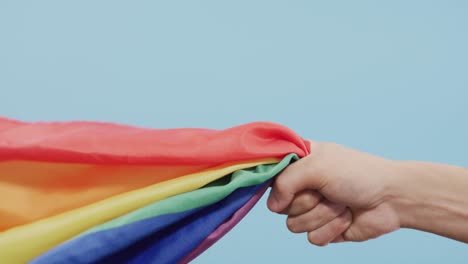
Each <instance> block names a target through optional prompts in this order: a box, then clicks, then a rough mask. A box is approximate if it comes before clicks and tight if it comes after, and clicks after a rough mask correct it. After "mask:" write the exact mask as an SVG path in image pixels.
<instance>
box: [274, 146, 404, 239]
mask: <svg viewBox="0 0 468 264" xmlns="http://www.w3.org/2000/svg"><path fill="white" fill-rule="evenodd" d="M398 173H399V166H398V163H397V162H396V161H391V160H387V159H384V158H380V157H376V156H372V155H369V154H366V153H363V152H359V151H356V150H352V149H349V148H346V147H344V146H341V145H337V144H334V143H314V142H313V143H312V154H310V155H309V156H307V157H305V158H303V159H301V160H299V161H297V162H295V163H294V164H292V165H290V166H289V167H288V168H286V169H285V170H284V171H283V172H282V173H281V174H280V175H279V176H278V177H277V178H276V180H275V183H274V184H273V189H272V191H271V193H270V196H269V198H268V208H269V209H270V210H271V211H273V212H277V213H282V214H286V215H288V219H287V226H288V228H289V230H290V231H292V232H294V233H302V232H307V233H308V240H309V241H310V243H312V244H315V245H319V246H323V245H327V244H328V243H330V242H342V241H364V240H368V239H371V238H376V237H378V236H380V235H383V234H386V233H389V232H391V231H394V230H396V229H398V228H400V227H401V221H400V219H399V215H398V214H397V212H396V210H395V209H394V207H393V206H392V205H391V204H390V203H389V202H388V201H389V200H390V198H391V195H390V192H389V188H390V182H391V179H392V177H393V176H394V175H396V174H398Z"/></svg>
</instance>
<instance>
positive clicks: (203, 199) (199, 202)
mask: <svg viewBox="0 0 468 264" xmlns="http://www.w3.org/2000/svg"><path fill="white" fill-rule="evenodd" d="M298 159H299V158H298V156H297V155H296V154H289V155H288V156H286V157H285V158H284V159H283V160H281V161H280V162H279V163H276V164H267V165H259V166H256V167H253V168H248V169H243V170H238V171H236V172H234V173H232V174H230V175H227V176H225V177H223V178H221V179H219V180H217V181H214V182H212V183H210V184H208V185H207V186H205V187H203V188H201V189H198V190H195V191H191V192H187V193H182V194H179V195H175V196H172V197H169V198H166V199H164V200H161V201H158V202H155V203H153V204H150V205H148V206H145V207H142V208H140V209H138V210H135V211H133V212H131V213H128V214H126V215H123V216H121V217H118V218H116V219H114V220H111V221H109V222H107V223H104V224H102V225H98V226H96V227H94V228H92V229H90V230H88V231H87V232H85V233H83V234H82V235H85V234H89V233H94V232H98V231H102V230H107V229H111V228H117V227H120V226H123V225H127V224H130V223H133V222H135V221H140V220H144V219H147V218H151V217H155V216H159V215H164V214H171V213H178V212H183V211H187V210H190V209H194V208H198V207H202V206H207V205H210V204H214V203H216V202H218V201H221V200H222V199H224V198H225V197H227V196H228V195H229V194H231V193H232V192H234V191H235V190H236V189H239V188H242V187H248V186H253V185H257V184H261V183H264V182H266V181H268V180H269V179H271V178H273V177H274V176H275V175H277V174H278V173H280V172H281V171H282V170H283V169H284V168H286V167H287V166H288V165H289V164H290V163H291V162H294V161H295V160H298Z"/></svg>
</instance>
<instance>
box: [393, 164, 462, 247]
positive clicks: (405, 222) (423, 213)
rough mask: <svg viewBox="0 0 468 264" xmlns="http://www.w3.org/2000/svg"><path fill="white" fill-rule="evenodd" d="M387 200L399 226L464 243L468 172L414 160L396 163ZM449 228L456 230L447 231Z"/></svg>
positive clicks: (458, 168)
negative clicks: (397, 219)
mask: <svg viewBox="0 0 468 264" xmlns="http://www.w3.org/2000/svg"><path fill="white" fill-rule="evenodd" d="M395 164H396V167H397V170H396V173H395V175H394V176H393V177H391V179H390V180H389V184H388V194H387V197H388V199H387V201H388V203H389V205H390V206H391V207H392V208H393V210H394V211H395V212H396V214H397V216H398V218H399V221H400V227H404V228H411V229H418V230H422V231H428V232H431V233H435V234H439V235H442V236H446V237H450V238H454V239H458V240H462V241H465V242H467V239H468V238H467V237H468V229H467V228H466V223H467V221H468V210H467V208H468V197H467V195H466V193H467V190H468V173H467V172H468V171H467V170H466V169H464V168H460V167H454V166H448V165H442V164H434V163H426V162H415V161H395ZM447 223H450V226H452V227H456V228H448V225H447Z"/></svg>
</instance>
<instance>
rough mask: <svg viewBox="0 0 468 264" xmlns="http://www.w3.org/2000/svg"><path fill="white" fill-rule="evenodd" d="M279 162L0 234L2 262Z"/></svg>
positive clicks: (193, 179) (179, 181) (206, 174)
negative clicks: (225, 179)
mask: <svg viewBox="0 0 468 264" xmlns="http://www.w3.org/2000/svg"><path fill="white" fill-rule="evenodd" d="M278 161H279V160H277V159H264V160H260V161H253V162H248V163H241V164H234V165H229V166H226V165H224V166H221V167H217V168H213V169H210V170H205V171H202V172H198V173H194V174H189V175H186V176H183V177H179V178H176V179H173V180H169V181H165V182H162V183H158V184H154V185H151V186H148V187H145V188H142V189H139V190H135V191H131V192H127V193H124V194H121V195H117V196H113V197H111V198H108V199H105V200H102V201H100V202H97V203H94V204H91V205H88V206H85V207H81V208H78V209H75V210H72V211H68V212H65V213H62V214H59V215H56V216H53V217H49V218H46V219H43V220H40V221H37V222H34V223H31V224H27V225H23V226H19V227H16V228H12V229H9V230H7V231H5V232H3V233H0V260H1V261H2V263H25V262H27V261H29V260H31V259H33V258H34V257H37V256H39V255H40V254H42V253H44V252H46V251H47V250H49V249H51V248H53V247H55V246H57V245H58V244H60V243H61V242H63V241H65V240H68V239H70V238H72V237H74V236H76V235H78V234H80V233H81V232H84V231H86V230H87V229H89V228H92V227H94V226H96V225H99V224H102V223H105V222H107V221H109V220H111V219H113V218H116V217H119V216H121V215H123V214H126V213H129V212H131V211H134V210H136V209H138V208H141V207H143V206H146V205H148V204H151V203H154V202H156V201H159V200H162V199H165V198H167V197H169V196H173V195H176V194H180V193H185V192H189V191H192V190H195V189H198V188H200V187H203V186H204V185H206V184H208V183H210V182H212V181H214V180H217V179H219V178H221V177H223V176H225V175H228V174H230V173H232V172H234V171H237V170H240V169H245V168H249V167H254V166H257V165H260V164H269V163H276V162H278Z"/></svg>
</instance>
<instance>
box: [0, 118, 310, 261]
mask: <svg viewBox="0 0 468 264" xmlns="http://www.w3.org/2000/svg"><path fill="white" fill-rule="evenodd" d="M309 151H310V144H309V143H308V142H307V141H305V140H303V139H302V138H301V137H299V136H298V135H296V134H295V133H294V132H293V131H292V130H290V129H288V128H286V127H284V126H281V125H277V124H273V123H265V122H257V123H250V124H246V125H242V126H237V127H233V128H230V129H226V130H211V129H194V128H182V129H164V130H155V129H145V128H136V127H130V126H123V125H116V124H110V123H97V122H53V123H26V122H20V121H15V120H9V119H1V118H0V193H2V198H3V199H4V201H11V202H8V203H2V204H0V259H1V260H2V261H5V262H6V263H26V262H32V263H64V262H66V263H93V262H101V261H104V262H112V263H124V262H125V263H128V262H135V263H136V262H140V261H144V262H157V263H173V262H182V263H186V262H188V261H190V260H191V259H193V258H194V257H196V256H197V255H199V254H200V253H201V252H203V251H204V250H206V249H207V248H208V247H209V246H210V245H212V244H213V243H214V242H216V241H217V240H218V239H219V238H220V237H221V236H222V235H224V234H225V233H226V232H227V231H229V230H230V229H231V228H232V227H233V226H234V225H235V224H236V223H237V222H239V221H240V220H241V219H242V217H243V216H244V215H245V214H246V213H247V212H248V210H249V209H250V208H252V207H253V205H254V204H255V202H256V201H258V199H259V198H260V196H261V194H262V193H263V192H264V190H265V188H266V187H267V186H268V182H269V181H270V179H271V178H273V177H274V176H275V175H277V174H278V173H279V172H280V171H281V170H282V169H284V168H285V167H286V166H287V165H288V164H290V163H291V162H293V161H294V160H297V159H298V158H301V157H304V156H306V155H307V154H308V153H309Z"/></svg>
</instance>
